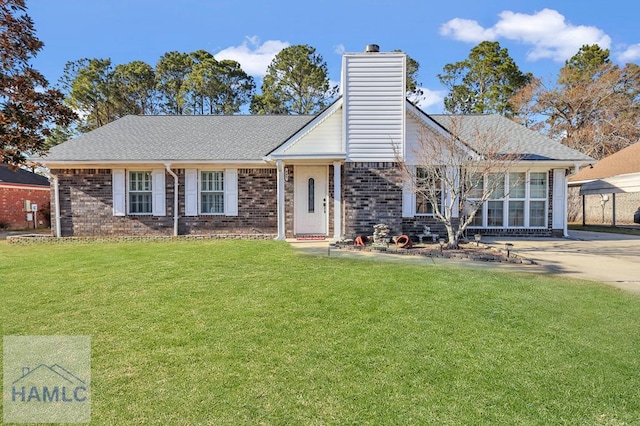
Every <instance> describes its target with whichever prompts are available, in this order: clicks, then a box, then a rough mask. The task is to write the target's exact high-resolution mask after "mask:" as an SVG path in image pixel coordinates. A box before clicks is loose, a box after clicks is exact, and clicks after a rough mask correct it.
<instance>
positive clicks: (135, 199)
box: [129, 192, 151, 213]
mask: <svg viewBox="0 0 640 426" xmlns="http://www.w3.org/2000/svg"><path fill="white" fill-rule="evenodd" d="M129 211H130V212H131V213H151V194H148V193H140V192H132V193H130V194H129Z"/></svg>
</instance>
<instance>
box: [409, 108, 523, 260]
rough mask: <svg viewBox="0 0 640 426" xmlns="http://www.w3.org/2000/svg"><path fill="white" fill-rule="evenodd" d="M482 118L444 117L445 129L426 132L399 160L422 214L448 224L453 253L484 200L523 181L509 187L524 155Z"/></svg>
mask: <svg viewBox="0 0 640 426" xmlns="http://www.w3.org/2000/svg"><path fill="white" fill-rule="evenodd" d="M482 118H483V117H481V116H443V117H440V118H439V121H441V124H443V127H444V128H446V130H443V129H438V128H436V127H434V128H431V129H424V130H423V131H421V132H420V134H419V136H418V138H417V143H416V145H415V146H414V147H413V149H411V150H410V152H408V155H407V159H406V160H405V161H398V164H399V165H400V169H401V175H402V179H403V182H404V185H405V188H406V189H408V190H409V191H411V192H413V193H414V194H415V196H416V200H417V202H416V207H417V209H418V211H419V212H420V213H425V214H433V216H434V217H435V218H436V219H437V220H438V221H439V222H441V223H442V224H443V225H444V227H445V229H446V231H447V248H449V249H454V248H458V247H459V242H460V240H461V239H462V237H463V236H464V233H465V230H466V229H467V227H468V226H469V225H471V224H472V223H473V221H474V217H475V216H476V214H477V212H478V210H479V209H481V207H482V205H483V204H484V203H485V202H487V201H488V200H490V199H492V198H502V197H504V196H506V195H507V194H508V193H509V190H510V188H514V187H516V186H518V185H522V184H523V183H524V182H523V181H522V178H521V177H520V178H518V179H515V178H514V179H513V181H509V183H508V184H506V183H505V182H507V179H505V177H506V176H508V175H509V172H510V171H511V170H512V168H513V166H514V163H515V162H516V161H517V160H518V159H519V158H520V156H519V155H517V154H515V153H514V152H511V151H512V148H511V147H510V146H509V144H508V143H507V142H508V141H506V140H505V137H504V136H503V134H501V133H499V132H498V131H497V129H496V127H495V124H494V125H491V124H489V125H487V123H486V120H485V121H483V120H482ZM485 118H486V117H485ZM502 119H504V118H502Z"/></svg>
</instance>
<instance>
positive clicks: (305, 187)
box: [293, 166, 329, 235]
mask: <svg viewBox="0 0 640 426" xmlns="http://www.w3.org/2000/svg"><path fill="white" fill-rule="evenodd" d="M293 179H294V211H295V217H294V228H295V233H296V234H297V235H300V234H315V235H326V234H327V210H328V208H329V199H328V191H327V168H326V167H324V166H296V168H295V174H294V178H293Z"/></svg>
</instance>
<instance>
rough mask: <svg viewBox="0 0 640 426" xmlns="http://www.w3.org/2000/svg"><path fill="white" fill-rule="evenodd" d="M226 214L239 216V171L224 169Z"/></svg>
mask: <svg viewBox="0 0 640 426" xmlns="http://www.w3.org/2000/svg"><path fill="white" fill-rule="evenodd" d="M224 214H225V216H238V169H224Z"/></svg>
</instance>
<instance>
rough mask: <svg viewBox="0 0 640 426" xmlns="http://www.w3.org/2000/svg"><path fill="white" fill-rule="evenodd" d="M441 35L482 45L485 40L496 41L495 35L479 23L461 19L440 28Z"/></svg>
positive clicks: (453, 20)
mask: <svg viewBox="0 0 640 426" xmlns="http://www.w3.org/2000/svg"><path fill="white" fill-rule="evenodd" d="M440 34H442V35H444V36H451V37H453V38H454V39H455V40H459V41H466V42H469V43H480V42H481V41H484V40H494V39H495V33H494V32H493V31H491V30H486V29H484V28H482V26H481V25H480V24H479V23H478V21H472V20H470V19H461V18H455V19H452V20H450V21H448V22H446V23H445V24H443V25H442V26H441V27H440Z"/></svg>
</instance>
